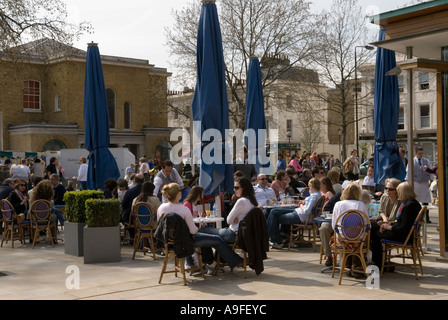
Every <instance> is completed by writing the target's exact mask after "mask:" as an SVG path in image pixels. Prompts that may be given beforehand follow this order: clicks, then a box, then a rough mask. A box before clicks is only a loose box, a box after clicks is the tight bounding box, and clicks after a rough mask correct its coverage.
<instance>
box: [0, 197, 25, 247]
mask: <svg viewBox="0 0 448 320" xmlns="http://www.w3.org/2000/svg"><path fill="white" fill-rule="evenodd" d="M0 210H1V213H2V219H3V224H4V228H3V235H2V243H1V245H0V246H1V247H3V242H4V241H5V240H6V243H8V240H9V239H10V240H11V246H12V247H13V248H14V241H16V240H19V241H20V243H21V244H24V242H25V230H28V231H29V230H30V221H29V220H25V221H23V222H21V223H18V222H17V213H16V211H15V210H14V207H13V205H12V204H11V202H9V201H8V200H6V199H3V200H1V201H0ZM8 237H9V238H8Z"/></svg>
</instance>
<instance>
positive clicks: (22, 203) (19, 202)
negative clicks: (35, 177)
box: [7, 179, 29, 223]
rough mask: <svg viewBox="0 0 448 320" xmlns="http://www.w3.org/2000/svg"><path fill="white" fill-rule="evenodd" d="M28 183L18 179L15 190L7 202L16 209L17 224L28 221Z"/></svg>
mask: <svg viewBox="0 0 448 320" xmlns="http://www.w3.org/2000/svg"><path fill="white" fill-rule="evenodd" d="M27 188H28V182H26V181H25V180H23V179H16V180H15V182H14V190H13V191H11V193H10V194H9V196H8V198H7V200H8V201H9V202H10V203H11V205H12V206H13V207H14V210H15V212H16V214H17V222H19V223H21V222H23V221H24V220H25V219H26V216H27V214H28V210H29V202H28V189H27Z"/></svg>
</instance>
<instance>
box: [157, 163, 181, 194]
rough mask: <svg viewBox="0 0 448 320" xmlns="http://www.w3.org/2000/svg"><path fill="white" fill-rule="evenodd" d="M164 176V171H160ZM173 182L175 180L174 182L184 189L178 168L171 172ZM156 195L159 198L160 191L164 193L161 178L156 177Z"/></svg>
mask: <svg viewBox="0 0 448 320" xmlns="http://www.w3.org/2000/svg"><path fill="white" fill-rule="evenodd" d="M160 172H161V173H162V174H163V171H160ZM170 178H171V180H174V181H173V182H176V183H177V184H178V185H179V186H181V187H183V185H184V182H183V180H182V178H181V177H180V174H179V172H177V170H176V168H173V171H171V175H170ZM154 187H155V188H154V195H155V196H156V197H157V195H158V194H159V191H162V190H161V188H162V187H163V181H162V179H161V178H160V177H158V176H157V175H156V177H155V178H154Z"/></svg>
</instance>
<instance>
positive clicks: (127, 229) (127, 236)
mask: <svg viewBox="0 0 448 320" xmlns="http://www.w3.org/2000/svg"><path fill="white" fill-rule="evenodd" d="M133 212H134V211H133V210H131V212H130V213H129V221H128V222H126V223H124V224H123V239H122V243H121V245H123V246H124V245H125V244H126V242H127V241H129V243H131V242H132V241H134V238H132V236H131V229H132V230H135V223H134V216H133ZM134 236H135V234H134Z"/></svg>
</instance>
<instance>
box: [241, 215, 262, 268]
mask: <svg viewBox="0 0 448 320" xmlns="http://www.w3.org/2000/svg"><path fill="white" fill-rule="evenodd" d="M237 237H238V238H237V244H238V247H240V248H241V249H243V250H244V251H246V252H247V254H248V258H249V267H251V268H252V269H254V270H255V273H256V274H257V275H259V274H260V273H261V272H263V270H264V265H263V260H264V259H267V254H266V252H268V251H269V234H268V228H267V225H266V218H265V217H264V215H263V212H262V211H261V209H260V208H258V207H255V208H253V209H252V210H250V211H249V213H248V214H247V215H246V217H245V218H244V219H243V220H241V221H240V225H239V227H238V235H237Z"/></svg>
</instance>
